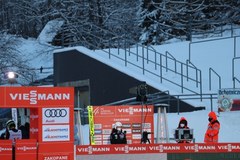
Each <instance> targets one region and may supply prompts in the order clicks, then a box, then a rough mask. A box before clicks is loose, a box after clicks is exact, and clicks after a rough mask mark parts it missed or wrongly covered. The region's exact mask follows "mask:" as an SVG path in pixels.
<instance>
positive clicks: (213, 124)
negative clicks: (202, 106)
mask: <svg viewBox="0 0 240 160" xmlns="http://www.w3.org/2000/svg"><path fill="white" fill-rule="evenodd" d="M208 121H209V123H208V128H207V131H206V133H205V137H204V142H205V143H218V134H219V130H220V122H219V121H218V120H217V115H216V113H215V112H210V113H209V114H208Z"/></svg>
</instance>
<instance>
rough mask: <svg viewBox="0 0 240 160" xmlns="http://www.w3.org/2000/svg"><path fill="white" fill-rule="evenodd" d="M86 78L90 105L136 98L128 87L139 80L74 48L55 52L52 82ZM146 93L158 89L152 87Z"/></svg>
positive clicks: (134, 84) (136, 83)
mask: <svg viewBox="0 0 240 160" xmlns="http://www.w3.org/2000/svg"><path fill="white" fill-rule="evenodd" d="M85 79H89V81H90V95H91V99H90V101H91V105H103V104H107V103H111V102H115V101H119V100H122V99H126V98H131V97H135V95H133V94H130V93H129V89H130V88H132V87H134V86H138V85H140V84H141V83H142V82H140V81H138V80H137V79H135V78H133V77H130V76H128V75H126V74H124V73H122V72H119V71H117V70H115V69H113V68H111V67H109V66H107V65H105V64H103V63H101V62H99V61H97V60H95V59H92V58H90V57H88V56H86V55H84V54H82V53H79V52H78V51H77V50H71V51H65V52H61V53H55V54H54V85H56V84H57V83H63V82H68V81H77V80H85ZM148 91H149V93H155V92H158V90H157V89H154V88H152V87H149V88H148Z"/></svg>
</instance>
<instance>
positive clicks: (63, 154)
mask: <svg viewBox="0 0 240 160" xmlns="http://www.w3.org/2000/svg"><path fill="white" fill-rule="evenodd" d="M38 151H39V152H38V160H73V159H74V157H73V155H74V145H73V143H69V142H59V143H57V142H55V143H39V149H38Z"/></svg>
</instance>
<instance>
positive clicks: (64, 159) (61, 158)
mask: <svg viewBox="0 0 240 160" xmlns="http://www.w3.org/2000/svg"><path fill="white" fill-rule="evenodd" d="M43 160H70V158H69V155H51V156H50V155H49V156H44V157H43Z"/></svg>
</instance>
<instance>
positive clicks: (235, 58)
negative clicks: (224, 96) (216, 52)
mask: <svg viewBox="0 0 240 160" xmlns="http://www.w3.org/2000/svg"><path fill="white" fill-rule="evenodd" d="M237 59H240V57H234V58H233V59H232V80H233V87H234V86H235V79H234V77H236V76H235V60H237Z"/></svg>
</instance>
